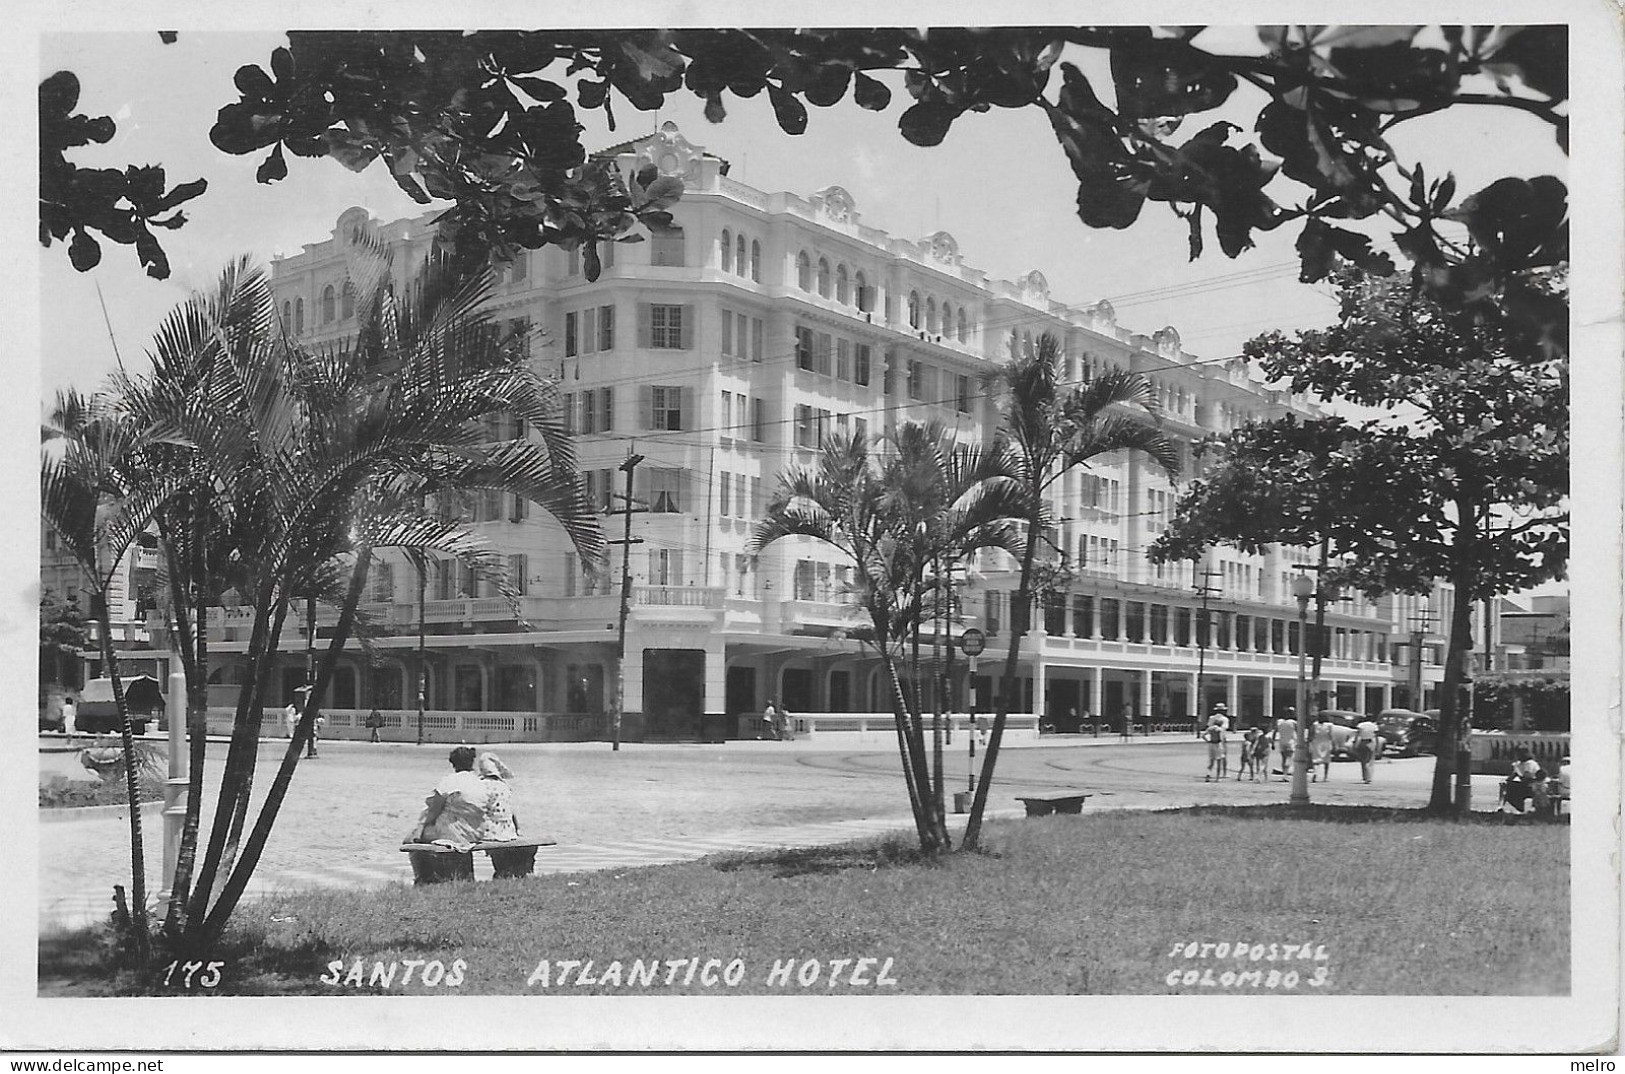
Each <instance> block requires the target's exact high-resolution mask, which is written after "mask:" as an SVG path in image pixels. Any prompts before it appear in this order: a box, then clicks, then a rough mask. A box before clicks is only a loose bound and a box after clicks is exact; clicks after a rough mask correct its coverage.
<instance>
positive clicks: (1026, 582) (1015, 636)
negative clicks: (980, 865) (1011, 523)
mask: <svg viewBox="0 0 1625 1074" xmlns="http://www.w3.org/2000/svg"><path fill="white" fill-rule="evenodd" d="M1034 502H1037V497H1036V496H1035V497H1034ZM1037 556H1038V524H1037V522H1036V521H1029V522H1028V525H1027V545H1026V548H1025V550H1024V551H1023V552H1022V555H1021V581H1020V583H1019V584H1018V586H1017V588H1016V599H1015V601H1014V602H1013V603H1012V604H1011V605H1010V648H1009V650H1008V652H1007V653H1006V655H1005V659H1004V675H1003V677H1002V678H1001V679H1000V682H999V697H998V700H997V701H995V702H994V704H993V728H992V730H991V731H989V732H988V736H987V750H986V751H985V752H984V753H983V754H982V778H981V779H980V780H978V781H977V784H976V795H975V797H974V798H973V799H972V801H971V807H970V817H969V819H968V820H966V822H965V835H964V838H963V839H961V840H960V841H959V849H961V850H975V849H976V846H977V841H978V840H979V839H980V838H981V835H982V814H983V812H984V811H985V810H986V809H987V791H988V787H989V786H990V785H991V784H992V782H993V767H994V765H995V764H997V763H998V760H999V743H1000V742H1002V741H1003V739H1004V725H1005V719H1006V717H1008V716H1009V714H1010V697H1011V695H1012V694H1014V693H1015V692H1016V690H1017V684H1016V668H1017V665H1018V664H1019V663H1020V662H1021V641H1022V639H1023V638H1024V637H1026V635H1027V621H1028V619H1029V618H1030V615H1031V611H1032V609H1031V604H1032V592H1031V590H1030V589H1029V586H1030V584H1031V579H1032V576H1033V561H1034V560H1035V559H1036V558H1037Z"/></svg>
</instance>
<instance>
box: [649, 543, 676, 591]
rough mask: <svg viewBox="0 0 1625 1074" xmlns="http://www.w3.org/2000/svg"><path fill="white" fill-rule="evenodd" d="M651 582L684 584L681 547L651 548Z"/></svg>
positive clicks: (653, 583)
mask: <svg viewBox="0 0 1625 1074" xmlns="http://www.w3.org/2000/svg"><path fill="white" fill-rule="evenodd" d="M649 584H650V585H682V584H683V553H682V552H681V551H680V550H679V549H675V548H651V549H649Z"/></svg>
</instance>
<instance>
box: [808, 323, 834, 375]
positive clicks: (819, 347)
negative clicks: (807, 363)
mask: <svg viewBox="0 0 1625 1074" xmlns="http://www.w3.org/2000/svg"><path fill="white" fill-rule="evenodd" d="M833 349H834V348H833V347H832V346H831V340H830V335H829V333H828V332H819V333H818V334H817V335H816V336H814V337H813V372H814V373H817V374H819V375H820V376H825V377H827V376H829V374H830V351H831V350H833Z"/></svg>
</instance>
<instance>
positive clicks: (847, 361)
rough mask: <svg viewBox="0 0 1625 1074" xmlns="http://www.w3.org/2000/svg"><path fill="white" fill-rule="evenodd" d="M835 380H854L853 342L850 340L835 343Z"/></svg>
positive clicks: (838, 340) (840, 340)
mask: <svg viewBox="0 0 1625 1074" xmlns="http://www.w3.org/2000/svg"><path fill="white" fill-rule="evenodd" d="M835 379H836V380H847V381H849V380H851V379H852V341H851V340H849V339H837V340H836V341H835Z"/></svg>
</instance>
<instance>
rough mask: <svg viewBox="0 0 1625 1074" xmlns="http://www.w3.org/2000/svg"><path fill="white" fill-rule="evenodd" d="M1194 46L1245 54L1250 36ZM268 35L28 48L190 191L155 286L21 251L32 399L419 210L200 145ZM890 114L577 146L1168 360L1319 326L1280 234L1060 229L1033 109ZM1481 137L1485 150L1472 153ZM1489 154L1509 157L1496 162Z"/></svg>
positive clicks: (1234, 110) (1544, 156) (1177, 223)
mask: <svg viewBox="0 0 1625 1074" xmlns="http://www.w3.org/2000/svg"><path fill="white" fill-rule="evenodd" d="M1211 34H1213V35H1224V36H1225V37H1227V38H1228V39H1229V40H1233V41H1236V42H1239V43H1243V44H1251V43H1254V42H1255V38H1254V36H1253V35H1252V33H1251V31H1250V29H1243V28H1232V29H1222V28H1221V29H1219V30H1215V31H1211ZM284 41H285V39H284V38H283V37H282V35H280V34H277V33H247V32H241V33H225V32H183V33H182V34H181V35H180V39H179V41H178V42H177V43H176V44H173V45H164V44H162V43H160V41H159V39H158V37H157V35H156V34H155V33H148V32H142V33H124V32H116V33H84V32H72V33H50V32H47V33H44V34H43V35H42V36H41V39H40V48H41V55H40V73H41V77H43V76H45V75H47V74H49V73H51V72H52V71H56V70H60V69H69V70H73V71H75V72H76V73H78V75H79V76H80V82H81V85H82V95H81V99H80V106H79V111H80V112H83V113H85V114H88V115H110V116H112V117H113V118H114V119H115V120H116V121H117V123H118V133H117V135H116V136H115V138H114V139H113V141H112V142H111V143H109V144H108V145H106V146H99V147H87V148H86V149H84V150H80V151H77V152H76V153H75V154H74V155H73V156H72V158H71V159H73V160H74V161H75V162H76V163H80V164H84V165H100V166H107V165H122V164H126V163H143V164H145V163H161V164H163V165H164V166H165V168H166V169H167V171H168V178H169V182H170V184H171V185H174V184H176V183H179V182H185V181H190V180H192V179H196V178H199V177H203V178H206V179H207V180H208V182H209V190H208V192H207V193H205V194H204V195H203V196H202V197H200V198H197V199H194V200H193V201H191V202H188V203H187V204H186V206H185V207H184V209H185V212H186V214H187V216H188V218H189V222H188V223H187V224H186V226H185V227H183V228H181V229H180V230H178V231H171V232H162V233H160V239H161V241H162V243H163V245H164V248H165V249H166V251H167V252H168V254H169V257H170V261H171V266H172V274H171V276H170V278H169V279H168V280H165V281H155V280H151V279H149V278H148V277H146V276H145V274H144V273H143V272H142V270H141V269H140V267H139V265H138V264H137V262H136V259H135V255H134V252H133V250H131V249H130V248H127V247H117V246H115V245H113V244H111V243H104V244H103V247H104V252H103V259H102V263H101V265H100V266H98V267H97V268H96V269H95V270H94V271H92V272H90V273H78V272H75V271H74V270H73V269H72V267H71V266H70V265H69V263H68V259H67V251H66V248H65V246H64V245H63V244H60V243H58V244H55V245H53V246H52V247H50V248H48V249H47V248H41V247H36V252H35V255H34V256H36V257H37V258H38V260H39V278H40V285H41V289H42V292H41V293H42V295H43V296H44V297H43V300H42V304H41V337H42V338H41V344H42V346H41V352H42V353H41V359H42V361H41V380H40V388H41V391H42V395H43V396H44V399H42V403H44V402H45V401H47V400H48V399H49V398H51V397H53V396H54V394H55V392H56V390H57V389H58V388H62V387H66V386H70V385H71V386H73V387H76V388H79V389H80V390H89V389H93V388H94V387H95V386H97V385H98V384H99V383H100V382H101V381H102V379H103V378H104V377H105V376H106V375H107V374H108V373H109V372H111V371H112V370H114V369H115V368H116V366H117V363H118V361H119V359H120V357H122V361H123V362H124V364H125V365H126V367H128V368H130V369H131V370H132V371H135V370H137V369H139V368H142V367H143V366H144V354H145V350H146V346H147V341H148V340H150V339H151V338H152V335H153V332H154V329H155V328H156V327H157V326H158V324H159V322H160V320H161V318H162V317H163V315H164V314H165V313H166V312H167V311H168V310H169V309H171V308H172V307H173V306H174V305H176V304H177V303H179V302H180V301H182V300H183V299H184V298H185V297H186V295H187V294H188V293H189V292H190V291H192V290H194V289H197V288H206V287H208V286H209V285H210V284H211V283H212V282H213V281H214V279H215V278H216V276H217V275H218V273H219V271H220V269H221V268H222V267H223V266H224V265H225V264H226V263H227V262H228V261H229V260H231V259H232V258H233V257H235V256H237V255H239V254H244V253H247V254H250V255H252V256H253V257H255V258H256V259H258V260H260V261H261V262H267V261H268V260H269V258H270V257H271V256H272V255H273V254H276V253H284V254H287V253H297V252H298V251H299V249H300V247H301V245H302V244H303V243H310V242H317V241H321V240H322V239H325V238H326V237H327V236H328V235H329V234H330V232H331V229H332V226H333V223H334V220H335V219H336V218H337V216H338V215H339V213H341V212H342V211H343V210H344V209H346V208H348V207H349V206H351V205H362V206H365V207H366V208H368V209H369V210H371V211H372V212H373V213H374V214H375V215H376V216H378V217H380V218H383V219H386V220H387V219H394V218H396V217H399V216H404V215H410V214H415V213H417V212H420V211H421V210H420V209H419V208H418V207H417V206H415V205H413V204H412V203H411V202H410V201H409V200H408V199H407V198H406V197H405V196H404V195H403V194H402V193H400V191H399V190H398V189H397V188H396V187H395V185H394V184H393V183H392V182H390V181H389V180H388V178H387V177H386V176H385V175H384V173H383V170H382V166H381V165H375V166H374V167H372V168H370V169H368V170H367V171H364V172H362V173H359V174H358V173H352V172H349V171H346V170H344V169H343V168H341V167H340V166H339V165H337V164H336V163H334V162H332V161H329V160H315V161H310V160H302V159H299V158H294V157H291V156H290V157H289V158H288V163H289V173H290V174H289V176H288V178H287V179H285V180H283V181H281V182H280V183H277V184H272V185H262V184H259V183H256V182H255V181H254V169H255V168H256V167H257V165H258V163H259V160H260V156H259V155H253V156H248V157H232V156H228V155H226V154H224V153H222V152H220V151H219V150H217V149H215V148H214V147H213V146H212V145H211V144H210V142H209V140H208V132H209V127H210V126H211V125H212V123H213V120H214V116H215V113H216V111H217V110H218V109H219V108H220V107H221V106H222V105H224V104H227V103H230V102H231V101H234V100H235V99H236V96H237V95H236V91H235V89H234V87H233V86H232V82H231V79H232V75H233V74H234V72H235V71H236V69H237V68H238V67H239V66H240V65H242V64H245V63H254V64H259V65H261V66H266V65H268V63H269V57H270V54H271V51H272V49H274V48H275V47H276V46H277V45H278V44H281V43H283V42H284ZM1069 58H1074V59H1077V60H1079V61H1080V66H1083V67H1084V70H1085V73H1087V74H1089V75H1091V79H1092V81H1094V82H1095V84H1096V85H1097V87H1100V88H1101V89H1102V92H1104V91H1106V90H1109V86H1110V83H1109V78H1108V77H1107V76H1106V74H1105V72H1104V71H1103V70H1102V69H1101V68H1100V67H1099V65H1098V61H1097V60H1095V59H1094V58H1093V57H1092V56H1091V55H1090V54H1086V53H1085V54H1079V55H1077V56H1074V57H1069ZM1097 76H1098V77H1097ZM1259 103H1260V97H1259V96H1257V95H1256V91H1251V90H1249V89H1246V88H1244V89H1243V90H1240V91H1238V92H1237V93H1236V94H1235V95H1234V97H1233V98H1232V100H1231V102H1229V103H1228V104H1227V105H1226V107H1225V109H1223V110H1221V111H1219V112H1215V113H1212V114H1204V115H1203V116H1201V117H1198V120H1199V121H1200V122H1201V123H1202V124H1203V125H1205V124H1206V123H1207V122H1211V121H1213V120H1216V119H1229V120H1231V121H1232V122H1235V123H1237V124H1238V125H1240V126H1243V127H1244V128H1250V127H1251V123H1252V119H1253V117H1254V116H1255V115H1256V111H1257V108H1258V105H1259ZM905 106H906V98H905V96H904V95H903V94H902V93H901V92H900V91H899V92H897V93H895V94H894V99H893V104H892V106H891V107H890V108H889V109H888V110H887V111H886V112H884V113H878V114H877V113H871V112H865V111H863V110H861V109H859V108H857V107H856V106H855V105H854V104H852V103H851V101H850V99H848V100H845V101H843V102H841V103H840V104H838V105H836V106H835V107H833V108H826V109H817V108H814V109H811V110H810V111H811V113H812V115H811V121H810V122H809V124H808V129H807V132H806V133H805V134H803V135H801V136H799V137H792V136H789V135H786V134H784V133H782V132H781V131H780V130H779V129H778V127H777V124H776V123H775V122H774V120H773V116H772V111H771V108H770V106H769V104H768V101H767V97H766V94H761V95H759V96H758V97H756V98H754V99H750V100H741V99H738V98H730V99H729V100H728V107H729V114H728V117H727V119H726V120H725V121H724V122H723V123H721V124H717V125H713V124H710V123H708V122H707V121H706V120H705V119H704V118H703V116H702V115H701V114H700V105H699V103H698V102H697V101H695V100H693V99H692V98H689V97H687V96H686V95H674V96H673V97H671V98H670V99H669V101H668V105H667V106H666V107H665V108H663V109H662V110H661V111H660V112H659V113H658V114H655V113H640V112H637V111H635V110H634V109H632V108H631V107H630V106H629V105H627V104H626V103H625V102H624V101H618V102H617V109H616V113H617V118H618V120H619V124H618V126H617V129H616V130H614V131H613V132H611V131H609V130H608V129H607V128H605V126H604V124H603V122H602V114H601V113H592V114H590V115H583V116H582V117H581V118H582V122H583V123H584V125H586V126H587V128H588V130H587V132H586V134H584V135H583V140H584V144H585V145H586V146H587V147H588V148H589V149H593V148H597V147H599V146H603V145H608V144H613V143H615V142H619V141H623V140H625V139H627V138H631V137H636V136H639V135H642V134H646V133H648V132H650V131H651V130H653V129H654V128H655V127H656V126H657V125H658V124H659V123H661V122H665V121H672V122H675V123H677V124H678V126H679V128H680V129H681V130H682V132H683V134H684V136H685V137H687V138H688V139H689V140H690V141H691V142H693V143H695V144H696V145H700V146H703V147H704V148H706V149H707V150H708V151H709V152H712V153H714V154H716V155H718V156H721V157H723V158H725V159H727V160H728V161H729V162H730V163H731V166H732V170H731V172H730V174H731V175H732V177H734V178H736V179H739V180H741V181H743V182H745V183H747V184H749V185H751V186H754V187H756V188H758V189H762V190H765V191H768V192H774V191H779V190H788V191H792V192H795V193H798V194H810V193H812V192H814V191H817V190H819V189H821V188H823V187H825V186H829V185H831V184H836V185H840V186H842V187H844V188H846V189H847V190H848V191H849V192H850V193H851V194H852V196H853V198H854V199H855V201H856V203H857V208H858V211H859V212H860V213H861V214H862V219H863V222H864V223H865V224H867V225H870V226H874V227H878V228H881V229H883V230H885V231H887V232H889V233H891V234H892V235H895V236H899V237H903V238H920V237H923V236H925V235H929V234H931V233H932V232H935V231H937V230H939V229H940V230H946V231H948V232H950V233H952V234H953V235H954V236H955V238H956V239H957V240H958V243H959V248H960V252H961V254H962V256H963V258H964V260H965V262H966V263H967V264H968V265H971V266H974V267H976V268H979V269H981V270H983V271H985V272H987V273H988V274H989V275H990V276H992V277H995V278H1003V279H1012V278H1016V277H1019V276H1021V275H1024V274H1026V273H1027V272H1028V271H1030V270H1032V269H1035V268H1036V269H1038V270H1039V271H1041V272H1042V273H1043V274H1044V275H1045V277H1046V278H1047V279H1048V281H1049V285H1050V294H1051V297H1052V298H1054V299H1056V300H1058V301H1062V302H1066V303H1069V304H1079V305H1082V304H1088V303H1093V302H1095V301H1097V300H1098V299H1101V298H1107V299H1109V300H1111V302H1112V304H1113V306H1114V307H1115V308H1116V310H1117V313H1118V320H1119V323H1120V324H1123V325H1125V326H1127V327H1129V328H1130V329H1131V330H1133V331H1137V332H1144V333H1147V334H1149V333H1151V332H1154V331H1156V330H1157V329H1159V328H1161V327H1163V326H1164V325H1173V326H1174V327H1175V328H1176V329H1177V330H1178V331H1179V333H1180V336H1181V339H1182V341H1183V344H1184V347H1185V349H1186V350H1187V351H1188V352H1190V353H1192V354H1195V355H1197V356H1199V357H1201V358H1223V357H1225V356H1227V355H1231V354H1235V353H1237V352H1238V351H1239V350H1240V347H1241V345H1242V343H1243V342H1244V341H1245V340H1247V339H1248V338H1249V337H1251V336H1253V335H1255V334H1257V333H1259V332H1262V331H1266V330H1269V329H1272V328H1281V329H1291V328H1303V327H1318V326H1322V325H1325V324H1328V323H1330V321H1331V320H1332V318H1333V316H1334V314H1335V303H1334V302H1333V301H1332V300H1331V298H1330V293H1329V290H1328V289H1327V288H1326V287H1325V286H1324V285H1319V286H1313V287H1311V286H1305V285H1302V284H1299V283H1298V282H1297V259H1296V255H1295V252H1294V250H1293V247H1292V243H1293V241H1294V239H1295V236H1296V228H1294V227H1291V226H1288V227H1286V228H1283V229H1282V230H1281V232H1279V233H1270V234H1261V235H1259V236H1258V246H1257V247H1256V248H1254V249H1252V250H1248V251H1246V252H1245V253H1244V254H1243V255H1242V256H1240V257H1239V258H1236V259H1233V260H1232V259H1229V258H1226V257H1225V256H1224V255H1223V254H1222V252H1221V251H1220V250H1219V248H1218V243H1217V240H1216V239H1214V238H1213V237H1212V235H1211V232H1210V233H1209V235H1208V241H1207V251H1206V252H1205V253H1204V254H1203V256H1202V257H1201V258H1200V259H1199V260H1198V261H1196V262H1194V263H1191V262H1189V261H1188V260H1187V248H1186V226H1185V224H1184V222H1183V221H1181V220H1178V219H1176V218H1175V217H1174V216H1173V214H1172V213H1171V212H1169V211H1168V210H1167V208H1166V207H1164V206H1162V205H1153V204H1147V205H1146V207H1145V209H1144V211H1143V212H1142V213H1141V216H1140V218H1139V220H1138V221H1137V222H1136V223H1135V224H1134V225H1133V226H1132V227H1130V228H1128V229H1126V230H1123V231H1102V230H1094V229H1090V228H1088V227H1086V226H1084V225H1083V224H1082V223H1081V222H1080V221H1079V220H1078V219H1077V218H1076V216H1075V215H1074V213H1075V199H1076V194H1077V187H1076V182H1075V180H1074V179H1073V177H1072V173H1071V170H1070V168H1069V167H1068V165H1067V161H1066V158H1065V155H1064V153H1063V151H1062V150H1061V148H1060V146H1059V144H1058V143H1057V142H1056V141H1055V138H1054V136H1053V134H1052V133H1051V131H1050V128H1049V124H1048V121H1047V120H1046V119H1045V117H1044V116H1043V114H1042V112H1041V111H1040V110H1037V109H1031V108H1028V109H1020V110H998V111H995V112H990V113H986V114H979V115H978V114H972V115H968V116H965V117H963V118H962V119H961V120H960V121H958V122H957V123H956V124H955V125H954V127H953V129H952V130H951V131H950V133H949V135H948V138H947V139H946V140H945V142H944V143H943V144H942V145H940V146H937V147H933V148H928V149H922V148H918V147H915V146H911V145H909V144H908V143H907V142H906V141H905V140H904V139H903V138H902V136H901V135H900V134H898V133H897V130H896V121H897V116H898V115H899V114H900V113H901V111H902V108H903V107H905ZM1198 120H1193V121H1192V122H1193V123H1195V122H1197V121H1198ZM1407 128H1409V129H1407ZM1191 129H1196V128H1195V127H1194V126H1193V127H1192V128H1191ZM1399 130H1400V131H1401V132H1403V134H1404V137H1403V139H1402V140H1400V141H1399V148H1400V150H1401V152H1402V153H1406V154H1415V155H1417V156H1418V157H1419V159H1421V160H1423V161H1424V162H1425V163H1426V164H1427V165H1428V170H1429V172H1430V174H1443V172H1444V171H1446V170H1453V171H1455V173H1456V174H1457V176H1458V181H1459V185H1460V189H1462V190H1463V191H1464V192H1465V191H1471V190H1474V189H1477V187H1478V186H1482V185H1483V184H1484V183H1487V182H1488V181H1490V180H1492V179H1494V178H1496V177H1498V176H1500V175H1502V174H1509V173H1510V174H1519V175H1535V174H1541V173H1553V174H1558V175H1563V174H1565V172H1566V169H1567V161H1566V159H1565V158H1564V157H1563V155H1562V154H1561V153H1560V152H1559V151H1558V150H1557V148H1556V147H1555V145H1553V144H1552V139H1551V137H1550V134H1549V132H1548V131H1547V129H1546V128H1545V127H1544V126H1543V125H1542V124H1540V123H1538V122H1537V121H1535V120H1534V119H1532V118H1530V117H1527V116H1524V115H1521V114H1518V113H1513V112H1511V111H1509V110H1505V109H1478V110H1477V111H1476V113H1472V114H1469V113H1468V112H1467V110H1464V109H1455V110H1452V112H1451V113H1449V114H1447V115H1446V116H1443V117H1430V118H1428V119H1424V120H1419V121H1416V122H1415V123H1414V124H1407V125H1406V127H1402V128H1400V129H1399ZM1492 146H1493V147H1496V148H1497V149H1499V150H1503V151H1500V152H1494V153H1490V152H1485V151H1484V150H1485V149H1487V148H1489V147H1492ZM1508 147H1512V148H1514V149H1515V152H1505V151H1504V150H1506V149H1507V148H1508ZM1278 185H1279V186H1280V187H1281V189H1280V190H1278V191H1274V193H1275V196H1276V199H1277V200H1278V201H1281V202H1284V203H1286V202H1290V201H1291V200H1293V199H1294V198H1295V197H1296V196H1297V194H1298V193H1299V192H1300V191H1301V188H1296V189H1295V188H1293V187H1292V186H1291V185H1290V184H1287V183H1286V182H1285V181H1281V182H1280V183H1279V184H1278ZM98 291H99V294H98ZM104 304H105V310H106V312H105V316H104V314H103V305H104Z"/></svg>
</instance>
